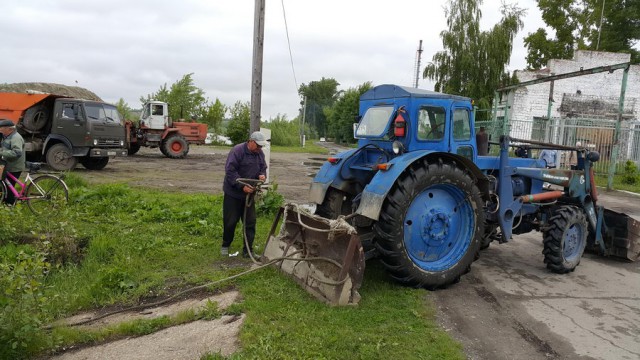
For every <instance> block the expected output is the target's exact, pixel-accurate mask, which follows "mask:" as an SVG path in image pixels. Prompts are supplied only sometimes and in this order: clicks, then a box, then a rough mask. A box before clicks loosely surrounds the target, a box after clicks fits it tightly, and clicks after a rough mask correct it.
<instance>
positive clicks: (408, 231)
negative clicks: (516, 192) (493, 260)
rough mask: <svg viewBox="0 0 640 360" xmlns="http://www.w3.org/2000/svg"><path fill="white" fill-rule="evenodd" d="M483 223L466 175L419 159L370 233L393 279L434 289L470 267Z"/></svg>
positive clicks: (451, 166)
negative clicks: (373, 235)
mask: <svg viewBox="0 0 640 360" xmlns="http://www.w3.org/2000/svg"><path fill="white" fill-rule="evenodd" d="M483 226H484V213H483V210H482V198H481V196H480V190H479V189H478V187H477V186H476V185H475V184H474V181H473V179H472V178H471V177H470V175H469V174H467V172H465V171H464V170H463V169H462V168H460V167H458V166H457V165H456V164H455V163H453V162H445V161H443V160H442V159H438V161H437V162H432V163H428V162H427V160H426V159H422V160H418V161H417V162H416V163H415V164H413V165H412V166H411V167H410V168H409V169H407V170H406V171H405V172H404V173H403V174H402V175H400V177H399V178H398V180H396V183H395V185H394V186H393V188H392V189H391V191H390V192H389V194H388V195H387V198H386V200H385V202H384V204H383V206H382V210H381V212H380V217H379V220H378V222H376V224H375V225H374V232H375V236H376V239H375V241H376V247H377V249H378V252H379V253H380V256H381V260H382V263H383V265H384V266H385V267H386V269H387V271H388V272H389V273H390V275H391V276H392V277H393V278H394V279H396V280H397V281H399V282H401V283H403V284H406V285H410V286H415V287H425V288H428V289H436V288H441V287H445V286H447V285H449V284H452V283H456V282H458V280H459V279H460V276H461V275H463V274H465V273H467V272H468V271H469V269H470V266H471V263H472V262H473V260H474V258H475V257H476V256H477V253H478V248H479V246H480V239H481V237H482V235H483Z"/></svg>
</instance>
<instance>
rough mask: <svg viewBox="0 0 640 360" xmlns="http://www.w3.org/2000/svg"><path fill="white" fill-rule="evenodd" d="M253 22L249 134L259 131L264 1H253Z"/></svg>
mask: <svg viewBox="0 0 640 360" xmlns="http://www.w3.org/2000/svg"><path fill="white" fill-rule="evenodd" d="M255 1H256V7H255V12H254V22H253V66H252V67H253V73H252V76H251V122H250V124H249V134H251V133H253V132H254V131H259V130H260V107H261V105H262V53H263V47H264V7H265V0H255Z"/></svg>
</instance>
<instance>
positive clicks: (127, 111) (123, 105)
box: [116, 98, 134, 120]
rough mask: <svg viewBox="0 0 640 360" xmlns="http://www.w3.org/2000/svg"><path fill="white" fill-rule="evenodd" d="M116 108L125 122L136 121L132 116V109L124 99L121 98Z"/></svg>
mask: <svg viewBox="0 0 640 360" xmlns="http://www.w3.org/2000/svg"><path fill="white" fill-rule="evenodd" d="M116 108H118V113H120V115H121V116H122V118H123V119H124V120H134V119H132V118H131V117H132V115H131V108H130V107H129V104H127V102H126V101H124V99H123V98H120V100H118V102H117V103H116Z"/></svg>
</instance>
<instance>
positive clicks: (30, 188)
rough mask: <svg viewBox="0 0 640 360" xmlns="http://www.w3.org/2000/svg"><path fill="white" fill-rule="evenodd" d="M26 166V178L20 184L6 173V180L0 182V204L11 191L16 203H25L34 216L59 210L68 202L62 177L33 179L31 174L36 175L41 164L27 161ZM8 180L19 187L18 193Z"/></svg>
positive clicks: (47, 176) (44, 176)
mask: <svg viewBox="0 0 640 360" xmlns="http://www.w3.org/2000/svg"><path fill="white" fill-rule="evenodd" d="M26 165H27V176H26V177H25V180H24V182H21V181H20V180H19V179H17V178H16V177H15V176H13V174H11V173H10V172H7V173H6V178H5V179H3V180H2V181H1V182H0V202H2V203H4V202H5V200H6V198H7V192H8V191H11V192H12V193H13V195H14V197H15V199H16V202H18V201H21V202H25V201H26V202H27V205H28V206H29V209H30V210H31V212H33V213H34V214H35V215H42V214H43V213H44V212H46V211H52V210H57V209H60V208H62V207H64V206H65V205H66V204H67V203H68V202H69V188H68V187H67V184H66V183H65V182H64V181H63V180H62V178H63V177H64V175H62V176H60V177H58V176H55V175H52V174H44V175H40V176H38V177H36V178H34V177H32V176H31V174H35V173H37V172H38V170H40V168H41V167H42V164H41V163H32V162H29V161H27V162H26ZM9 179H11V180H13V181H15V182H16V185H19V187H20V191H18V190H17V189H16V186H14V185H11V183H10V182H9Z"/></svg>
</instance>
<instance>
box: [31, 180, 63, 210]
mask: <svg viewBox="0 0 640 360" xmlns="http://www.w3.org/2000/svg"><path fill="white" fill-rule="evenodd" d="M26 194H27V205H29V209H31V211H32V212H33V213H34V214H36V215H42V214H45V213H47V212H51V211H53V212H55V211H58V210H60V209H62V208H64V207H65V206H66V205H67V202H68V201H69V189H68V188H67V184H65V183H64V181H62V180H61V179H60V178H58V177H56V176H53V175H42V176H39V177H37V178H35V179H33V180H32V181H31V183H29V185H28V186H27V189H26Z"/></svg>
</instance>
